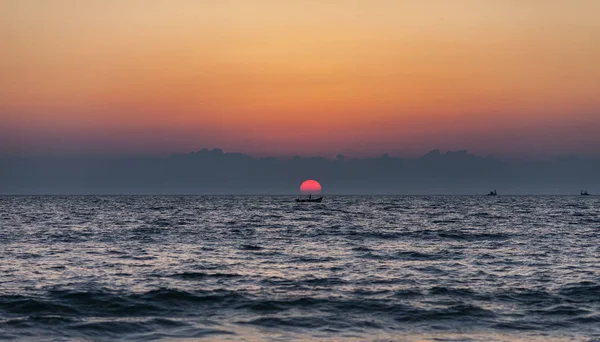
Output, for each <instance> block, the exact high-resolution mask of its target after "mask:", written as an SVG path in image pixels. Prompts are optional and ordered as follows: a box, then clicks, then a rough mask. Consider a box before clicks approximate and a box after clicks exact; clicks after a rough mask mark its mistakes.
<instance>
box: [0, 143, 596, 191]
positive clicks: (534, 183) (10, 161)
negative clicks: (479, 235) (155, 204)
mask: <svg viewBox="0 0 600 342" xmlns="http://www.w3.org/2000/svg"><path fill="white" fill-rule="evenodd" d="M309 178H313V179H317V180H318V181H320V182H321V184H322V185H323V187H324V193H326V194H485V193H487V192H488V191H490V190H491V189H497V190H498V193H499V194H579V191H580V190H581V189H584V190H588V191H589V192H590V193H600V159H579V158H576V157H569V158H560V159H554V160H550V161H506V160H500V159H495V158H491V157H480V156H475V155H472V154H469V153H468V152H467V151H455V152H447V153H440V152H439V151H437V150H434V151H431V152H430V153H428V154H426V155H424V156H422V157H419V158H395V157H390V156H387V155H383V156H380V157H376V158H364V159H349V158H344V157H343V156H338V157H337V158H335V159H333V160H331V159H325V158H320V157H315V158H300V157H295V158H290V159H277V158H253V157H250V156H247V155H244V154H240V153H223V151H221V150H220V149H215V150H206V149H204V150H202V151H199V152H194V153H189V154H178V155H172V156H169V157H127V158H125V157H0V193H1V194H297V193H298V186H299V184H300V183H301V181H303V180H305V179H309Z"/></svg>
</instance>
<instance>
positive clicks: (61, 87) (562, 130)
mask: <svg viewBox="0 0 600 342" xmlns="http://www.w3.org/2000/svg"><path fill="white" fill-rule="evenodd" d="M0 42H1V45H2V49H1V52H0V55H1V57H0V154H9V155H69V154H78V155H80V154H84V155H87V154H103V155H104V154H165V153H176V152H187V151H193V150H198V149H200V148H202V147H208V148H213V147H220V148H223V149H224V150H225V151H231V152H233V151H237V152H243V153H248V154H251V155H255V156H261V155H272V156H292V155H297V154H299V155H321V156H332V155H335V154H336V153H343V154H345V155H351V156H369V155H379V154H382V153H390V154H392V155H402V156H411V155H418V154H422V153H425V152H427V151H429V150H431V149H433V148H440V149H442V150H452V149H468V150H469V151H471V152H474V153H478V154H483V155H488V154H491V155H503V156H514V157H522V156H525V157H527V156H541V155H564V154H579V155H600V134H598V132H600V64H599V63H598V61H600V1H597V0H503V1H483V0H453V1H447V0H414V1H411V0H406V1H397V0H286V1H281V0H218V1H217V0H214V1H208V0H206V1H202V0H197V1H196V0H168V1H167V0H53V1H47V0H0Z"/></svg>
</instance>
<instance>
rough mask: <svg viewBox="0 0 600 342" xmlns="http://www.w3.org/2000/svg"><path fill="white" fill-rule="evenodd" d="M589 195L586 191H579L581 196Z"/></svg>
mask: <svg viewBox="0 0 600 342" xmlns="http://www.w3.org/2000/svg"><path fill="white" fill-rule="evenodd" d="M589 195H590V194H589V193H588V192H587V191H583V190H581V196H589Z"/></svg>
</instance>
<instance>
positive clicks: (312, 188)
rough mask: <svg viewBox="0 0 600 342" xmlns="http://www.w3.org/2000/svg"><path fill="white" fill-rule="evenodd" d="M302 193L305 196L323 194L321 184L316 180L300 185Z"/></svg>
mask: <svg viewBox="0 0 600 342" xmlns="http://www.w3.org/2000/svg"><path fill="white" fill-rule="evenodd" d="M300 191H301V192H302V193H303V194H318V193H320V192H321V184H319V182H317V181H316V180H312V179H309V180H306V181H304V182H302V184H301V185H300Z"/></svg>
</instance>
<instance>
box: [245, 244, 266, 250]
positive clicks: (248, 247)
mask: <svg viewBox="0 0 600 342" xmlns="http://www.w3.org/2000/svg"><path fill="white" fill-rule="evenodd" d="M240 249H241V250H244V251H260V250H262V249H264V248H263V247H260V246H256V245H241V246H240Z"/></svg>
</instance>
